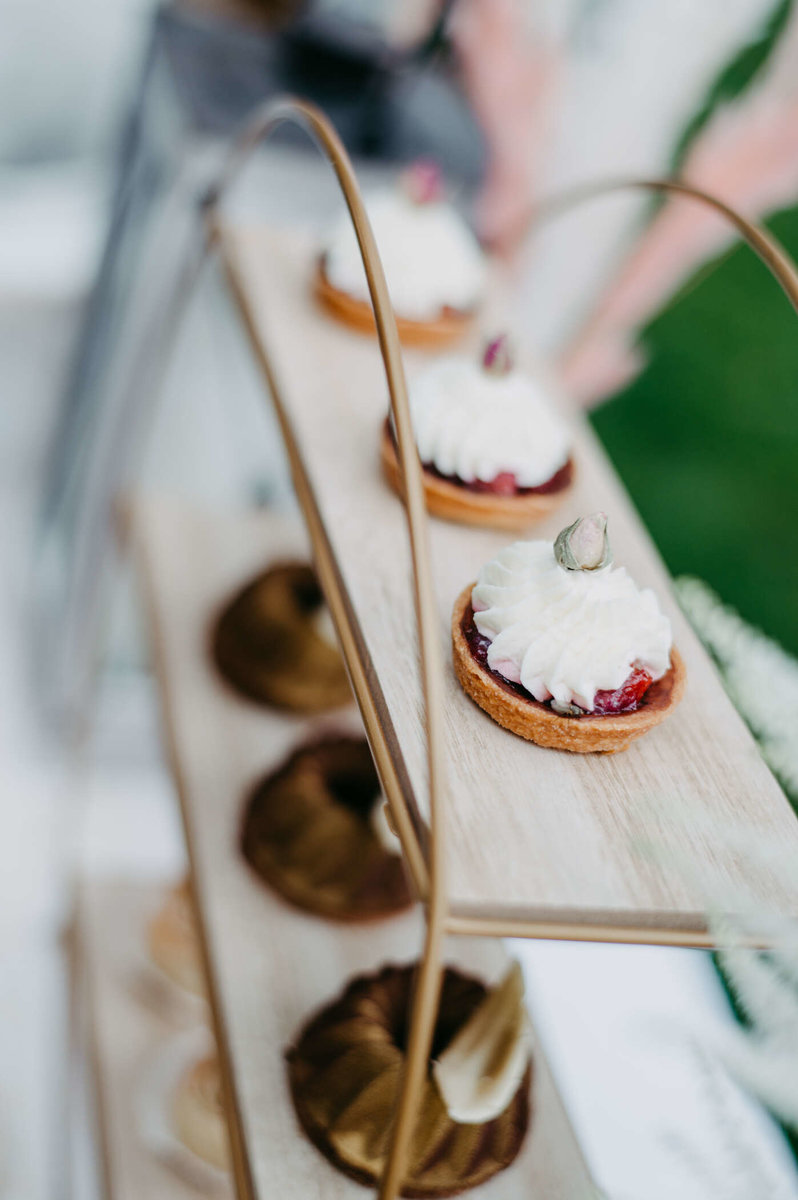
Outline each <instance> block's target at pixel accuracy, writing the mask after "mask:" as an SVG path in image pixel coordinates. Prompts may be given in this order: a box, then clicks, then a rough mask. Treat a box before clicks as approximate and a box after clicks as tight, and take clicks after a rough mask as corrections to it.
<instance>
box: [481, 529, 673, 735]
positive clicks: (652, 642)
mask: <svg viewBox="0 0 798 1200" xmlns="http://www.w3.org/2000/svg"><path fill="white" fill-rule="evenodd" d="M472 604H473V607H474V620H475V623H476V626H477V629H478V630H479V632H480V633H481V634H483V636H485V637H486V638H489V639H490V643H491V644H490V646H489V647H488V666H489V667H490V668H491V669H492V670H494V671H497V672H498V673H499V674H500V675H503V676H504V678H505V679H508V680H510V681H511V682H512V683H520V684H521V685H522V686H523V687H525V688H526V690H527V691H528V692H529V693H530V694H531V695H532V696H534V698H535V699H536V700H540V701H545V700H550V699H553V700H554V701H556V702H557V704H560V705H566V704H576V705H578V706H579V707H580V708H583V709H586V710H587V711H590V710H591V709H592V708H593V703H594V699H595V695H596V692H597V691H605V690H607V691H614V690H615V689H616V688H619V687H620V686H621V684H623V683H624V682H625V681H626V679H627V678H628V677H629V675H630V674H631V672H632V670H633V668H635V667H642V668H643V670H645V671H648V673H649V674H650V675H651V677H652V679H654V680H657V679H661V678H662V676H663V675H664V674H665V673H666V671H667V670H668V668H669V666H670V650H671V644H672V638H671V626H670V622H669V620H668V618H667V617H666V616H665V615H664V613H663V612H662V611H661V609H660V607H659V603H658V601H657V597H656V596H655V595H654V593H653V592H652V591H651V589H650V588H643V589H640V588H638V587H637V584H636V583H635V582H634V580H633V579H632V578H631V577H630V576H629V575H628V574H627V573H626V571H625V569H624V568H623V567H611V566H608V567H604V568H602V569H601V570H597V571H566V570H563V568H562V567H561V566H560V565H559V564H558V563H557V561H556V559H555V557H554V551H553V548H552V544H551V542H514V543H513V544H512V545H510V546H507V547H506V548H505V549H504V550H502V551H501V552H500V553H499V554H497V556H496V558H494V559H492V560H491V561H490V562H489V563H487V564H486V565H485V566H484V567H483V568H482V570H481V571H480V573H479V577H478V579H477V582H476V584H475V586H474V589H473V592H472Z"/></svg>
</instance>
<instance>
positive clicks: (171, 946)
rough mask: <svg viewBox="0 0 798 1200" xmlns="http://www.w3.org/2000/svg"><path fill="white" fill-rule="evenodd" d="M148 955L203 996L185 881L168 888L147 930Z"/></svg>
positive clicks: (197, 994)
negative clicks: (168, 890) (161, 904)
mask: <svg viewBox="0 0 798 1200" xmlns="http://www.w3.org/2000/svg"><path fill="white" fill-rule="evenodd" d="M147 945H148V947H149V951H150V955H151V957H152V959H153V962H155V963H156V964H157V965H158V966H159V967H160V969H161V970H162V971H163V972H164V974H166V975H168V976H169V978H170V979H171V980H173V982H174V983H176V984H178V985H179V986H180V987H182V988H184V989H185V990H186V991H187V992H191V993H192V994H193V995H195V996H204V995H205V973H204V971H203V968H202V956H201V954H200V948H199V940H198V938H197V930H196V926H195V923H194V909H193V907H192V903H191V895H190V892H189V885H188V881H187V880H184V881H183V882H182V883H180V884H178V886H177V887H174V888H172V889H171V891H170V892H169V893H168V895H167V897H166V900H165V901H164V904H163V906H162V907H161V909H160V911H159V912H158V913H156V915H155V916H154V917H153V919H152V921H151V922H150V924H149V927H148V929H147Z"/></svg>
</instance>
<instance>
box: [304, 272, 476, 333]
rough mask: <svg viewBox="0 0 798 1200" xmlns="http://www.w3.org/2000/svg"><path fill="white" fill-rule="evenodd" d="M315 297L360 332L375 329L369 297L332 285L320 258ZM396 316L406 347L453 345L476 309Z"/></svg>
mask: <svg viewBox="0 0 798 1200" xmlns="http://www.w3.org/2000/svg"><path fill="white" fill-rule="evenodd" d="M313 290H314V292H315V295H316V299H317V300H318V301H319V303H320V304H321V305H322V307H323V308H325V309H327V311H328V312H330V313H332V315H333V316H334V317H336V318H337V319H338V320H339V321H343V322H344V324H345V325H349V326H350V327H351V328H352V329H357V330H358V332H360V333H370V334H373V333H374V332H375V330H376V323H375V320H374V313H373V311H372V308H371V304H370V303H369V301H367V300H358V299H356V298H355V297H354V296H350V295H349V294H348V293H347V292H342V291H340V290H339V289H338V288H336V287H333V285H332V284H331V283H330V281H329V279H328V278H327V275H326V273H325V270H324V263H323V262H322V261H321V260H319V262H318V264H317V266H316V273H315V277H314V281H313ZM395 316H396V327H397V329H398V331H399V338H400V340H401V341H402V342H403V343H404V345H406V346H420V347H422V348H423V347H429V348H430V349H437V348H438V347H442V346H448V345H451V344H452V343H453V342H456V341H459V339H460V338H461V337H462V336H463V335H464V334H465V333H466V332H467V331H468V329H469V328H470V326H471V323H472V321H473V317H474V314H473V312H460V311H458V310H457V309H454V308H445V309H443V310H442V312H441V313H440V315H439V316H437V317H436V318H435V320H432V321H413V320H411V319H410V318H409V317H400V316H399V315H398V313H397V314H395Z"/></svg>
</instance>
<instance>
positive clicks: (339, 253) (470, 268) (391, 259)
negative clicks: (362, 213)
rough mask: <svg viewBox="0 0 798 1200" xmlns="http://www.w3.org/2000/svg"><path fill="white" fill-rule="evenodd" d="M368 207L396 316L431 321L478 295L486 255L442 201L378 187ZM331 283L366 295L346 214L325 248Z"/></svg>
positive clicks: (350, 292) (462, 307) (467, 304)
mask: <svg viewBox="0 0 798 1200" xmlns="http://www.w3.org/2000/svg"><path fill="white" fill-rule="evenodd" d="M366 209H367V211H368V215H369V220H370V221H371V225H372V229H373V230H374V237H375V238H376V241H377V247H378V249H379V252H380V257H381V259H382V265H383V268H384V270H385V278H386V280H387V283H388V291H389V292H390V296H391V301H392V303H393V306H394V308H395V310H396V313H397V315H398V316H401V317H407V318H408V319H409V320H412V321H434V320H436V319H437V318H438V317H439V316H440V315H441V312H442V310H443V309H444V308H453V309H457V310H458V311H460V312H468V311H470V310H471V309H473V308H475V307H476V305H477V304H478V303H479V301H480V299H481V298H482V292H483V290H484V286H485V260H484V257H483V254H482V251H481V249H480V247H479V243H478V242H477V240H476V238H475V237H474V235H473V234H472V233H471V231H470V229H469V228H468V226H467V225H466V224H465V222H464V221H463V220H462V218H461V217H460V216H459V215H458V213H457V212H456V211H455V209H454V208H452V206H451V205H450V204H447V203H446V202H445V201H443V200H437V201H431V202H429V203H426V204H418V203H416V202H414V201H413V200H411V199H410V198H409V197H408V196H406V195H404V194H403V193H402V192H400V191H398V190H397V191H379V192H375V193H373V194H372V195H371V196H369V197H367V198H366ZM324 262H325V266H324V269H325V274H326V276H327V279H328V280H329V282H330V283H331V284H332V286H333V287H335V288H337V289H338V290H339V291H341V292H346V293H347V295H349V296H353V297H354V298H355V299H356V300H365V301H368V299H369V290H368V284H367V282H366V272H365V270H364V269H363V263H362V260H361V257H360V250H359V248H358V244H357V239H356V238H355V231H354V229H353V227H352V222H351V220H350V218H349V214H348V213H344V214H342V216H341V217H340V219H339V220H338V221H337V222H336V224H335V226H334V227H333V230H332V232H331V235H330V237H329V240H328V242H327V246H326V250H325V260H324Z"/></svg>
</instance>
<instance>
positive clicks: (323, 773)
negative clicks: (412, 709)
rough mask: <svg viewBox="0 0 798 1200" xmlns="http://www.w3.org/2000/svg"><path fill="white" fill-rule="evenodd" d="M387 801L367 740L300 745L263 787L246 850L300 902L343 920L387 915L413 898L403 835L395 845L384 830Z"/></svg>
mask: <svg viewBox="0 0 798 1200" xmlns="http://www.w3.org/2000/svg"><path fill="white" fill-rule="evenodd" d="M381 804H382V796H381V793H380V784H379V779H378V778H377V772H376V771H375V769H374V764H373V762H372V760H371V754H370V752H369V748H368V745H367V743H366V741H365V740H364V739H363V738H356V737H350V736H340V735H339V736H331V737H325V738H323V739H322V740H319V741H314V742H311V743H308V744H306V745H303V746H300V747H299V749H297V750H295V751H294V753H293V754H291V755H290V757H289V758H288V759H287V760H286V761H285V762H284V763H283V765H282V766H281V767H279V768H278V770H276V771H275V772H274V773H273V774H271V775H269V777H268V778H267V779H265V780H263V781H262V782H261V783H259V784H258V785H257V787H256V788H255V790H254V791H253V793H252V795H251V797H250V799H249V802H248V804H247V808H246V812H245V815H244V822H243V827H242V832H241V849H242V852H243V854H244V857H245V858H246V860H247V862H249V863H250V865H251V866H252V867H253V868H254V870H255V871H256V872H257V874H258V875H259V876H260V877H261V878H262V879H264V880H265V881H266V882H267V883H268V884H270V886H271V887H273V888H274V889H275V891H277V892H279V893H280V895H281V896H283V897H284V899H286V900H288V901H290V903H292V904H295V905H297V906H298V907H299V908H303V909H305V910H307V911H309V912H313V913H317V914H319V915H320V916H324V917H331V918H333V919H335V920H339V921H358V920H368V919H370V918H374V917H383V916H388V915H389V914H391V913H395V912H399V911H401V910H402V909H404V908H407V907H408V905H409V904H410V903H411V899H412V898H411V895H410V890H409V888H408V884H407V880H406V878H405V874H404V869H403V867H402V861H401V858H400V855H399V843H398V840H396V839H394V841H395V843H396V844H395V846H393V845H390V844H387V838H386V839H383V838H381V837H380V834H379V826H378V825H377V822H376V820H375V816H378V815H379V812H380V808H381Z"/></svg>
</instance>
